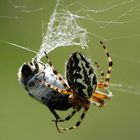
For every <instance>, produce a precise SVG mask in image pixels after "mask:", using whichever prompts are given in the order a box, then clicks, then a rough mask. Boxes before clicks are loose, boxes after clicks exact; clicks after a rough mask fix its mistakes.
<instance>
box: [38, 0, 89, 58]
mask: <svg viewBox="0 0 140 140" xmlns="http://www.w3.org/2000/svg"><path fill="white" fill-rule="evenodd" d="M59 2H60V1H59V0H57V4H56V7H55V9H54V12H53V14H52V15H51V17H50V21H49V23H48V28H47V33H46V34H45V33H44V37H43V41H42V44H41V48H40V50H39V52H38V54H37V58H38V59H41V58H42V57H43V56H44V52H46V53H49V52H50V51H52V50H53V49H55V48H58V47H61V46H72V45H77V46H81V47H82V48H84V47H87V31H86V29H84V28H83V27H82V26H80V23H79V22H78V18H79V16H78V15H74V14H72V13H71V12H70V11H66V10H65V9H60V10H58V6H59Z"/></svg>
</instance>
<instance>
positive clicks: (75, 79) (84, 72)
mask: <svg viewBox="0 0 140 140" xmlns="http://www.w3.org/2000/svg"><path fill="white" fill-rule="evenodd" d="M66 77H67V81H68V84H69V86H70V88H71V89H72V90H73V91H74V92H76V94H78V95H79V96H80V97H83V98H85V99H88V98H90V97H91V95H92V93H93V92H94V90H95V89H96V85H97V79H96V75H95V73H94V70H93V68H92V67H91V66H90V63H89V62H88V61H87V60H86V58H85V57H84V56H83V55H82V54H81V53H79V52H75V53H73V54H72V56H71V57H70V58H69V60H68V62H67V65H66Z"/></svg>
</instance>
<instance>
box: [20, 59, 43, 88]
mask: <svg viewBox="0 0 140 140" xmlns="http://www.w3.org/2000/svg"><path fill="white" fill-rule="evenodd" d="M42 68H43V65H42V64H41V63H40V62H39V61H37V60H36V59H35V58H34V59H33V60H32V61H31V62H27V63H24V64H23V65H22V66H21V67H20V69H19V72H18V79H19V82H20V83H21V85H23V86H24V87H25V88H26V86H27V84H28V82H29V81H30V80H31V79H32V77H33V76H35V75H36V74H37V73H39V72H40V71H41V70H42Z"/></svg>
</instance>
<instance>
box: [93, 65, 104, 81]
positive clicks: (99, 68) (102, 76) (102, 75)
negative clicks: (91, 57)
mask: <svg viewBox="0 0 140 140" xmlns="http://www.w3.org/2000/svg"><path fill="white" fill-rule="evenodd" d="M95 65H96V67H97V69H98V70H99V71H100V75H101V79H100V80H99V82H100V83H103V81H104V76H105V74H104V72H103V70H102V68H101V67H100V66H99V64H98V63H97V62H95Z"/></svg>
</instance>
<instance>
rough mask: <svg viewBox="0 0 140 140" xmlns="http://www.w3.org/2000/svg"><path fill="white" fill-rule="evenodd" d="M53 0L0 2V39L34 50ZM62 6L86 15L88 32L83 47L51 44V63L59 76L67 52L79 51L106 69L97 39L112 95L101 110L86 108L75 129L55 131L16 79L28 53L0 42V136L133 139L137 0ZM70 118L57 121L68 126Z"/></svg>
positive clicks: (138, 117) (9, 139) (137, 130)
mask: <svg viewBox="0 0 140 140" xmlns="http://www.w3.org/2000/svg"><path fill="white" fill-rule="evenodd" d="M55 4H56V0H40V1H37V0H28V1H27V0H22V1H18V0H12V1H10V0H0V40H6V41H10V42H13V43H16V44H19V45H22V46H26V47H29V48H31V49H34V50H36V51H37V50H38V49H39V47H40V44H41V41H42V21H44V22H46V23H48V21H49V17H50V15H51V13H52V12H53V9H54V7H55ZM62 8H68V9H70V10H71V11H72V12H73V13H74V12H76V13H77V12H78V11H77V10H80V11H79V14H80V15H81V16H87V15H88V16H87V17H89V18H88V19H87V20H86V19H83V20H81V21H80V22H81V25H82V26H83V27H85V28H86V29H87V30H88V31H89V32H90V34H89V41H88V45H89V48H88V49H86V50H81V48H80V47H75V46H72V47H61V48H57V49H55V50H54V51H52V52H51V53H50V54H49V56H50V58H51V60H52V62H53V64H54V65H55V67H56V69H57V70H58V71H59V72H60V73H62V74H63V73H64V70H65V68H64V67H65V62H66V61H67V59H68V57H69V55H70V54H71V53H72V52H74V51H76V50H81V51H83V52H85V54H86V55H87V57H89V58H90V59H91V60H92V61H93V62H94V61H95V60H96V61H98V62H99V63H100V65H101V66H102V68H103V69H104V70H106V68H107V60H106V56H105V54H104V51H103V49H102V48H100V47H99V46H100V44H99V41H100V40H102V41H104V42H105V43H106V45H107V48H108V50H109V52H110V54H111V56H112V58H113V62H114V66H113V72H112V75H111V85H110V90H111V91H112V92H113V94H114V97H113V99H112V100H111V101H109V102H107V104H106V106H105V107H103V108H102V109H99V108H97V107H95V106H91V108H90V110H89V112H88V113H87V115H86V117H85V119H84V121H83V123H82V125H81V126H80V127H79V128H78V129H76V130H73V131H69V132H66V133H64V134H60V133H59V132H57V130H56V128H55V126H54V123H53V122H51V120H52V119H53V115H52V114H51V113H50V112H49V110H48V108H47V107H45V106H43V105H42V104H40V103H38V102H36V101H35V100H33V99H31V98H30V97H29V96H28V95H27V93H26V91H25V90H24V89H23V88H22V87H21V86H20V85H19V83H18V80H17V72H18V69H19V67H20V66H21V64H22V63H23V62H27V61H30V60H31V58H32V57H34V54H33V53H31V52H27V51H24V50H22V49H19V48H16V47H14V46H11V45H7V44H5V43H2V42H0V139H1V140H47V139H53V140H73V139H77V140H85V139H94V140H102V139H104V140H118V139H119V140H132V139H133V140H139V139H140V80H139V79H140V76H139V73H140V26H139V25H140V1H139V0H94V1H92V0H86V1H85V0H75V1H74V0H72V1H67V0H63V3H62ZM95 10H100V12H99V11H98V12H97V11H95ZM89 19H90V20H89ZM91 33H92V34H91ZM44 61H45V60H44ZM68 112H69V111H68ZM68 112H59V114H61V115H62V116H65V115H66V114H68ZM76 120H77V117H76V118H74V119H73V120H71V121H70V122H68V123H66V125H65V124H64V125H63V124H61V125H62V126H71V125H72V124H74V122H75V121H76Z"/></svg>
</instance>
